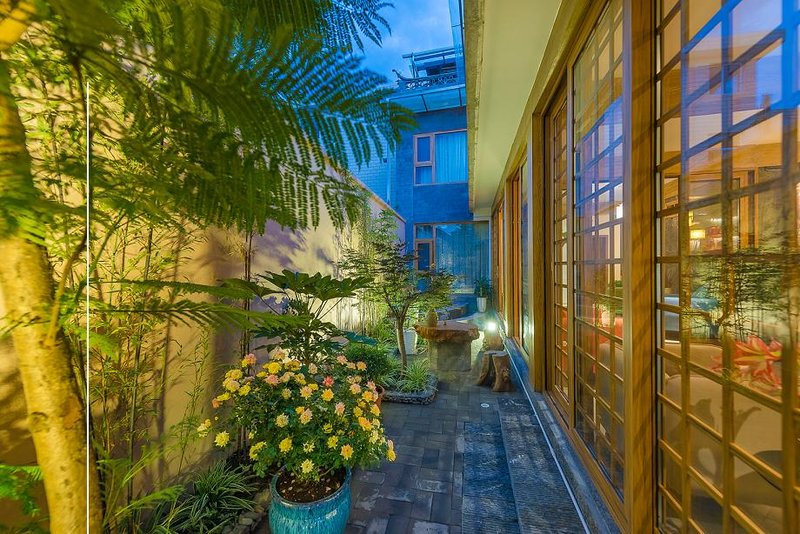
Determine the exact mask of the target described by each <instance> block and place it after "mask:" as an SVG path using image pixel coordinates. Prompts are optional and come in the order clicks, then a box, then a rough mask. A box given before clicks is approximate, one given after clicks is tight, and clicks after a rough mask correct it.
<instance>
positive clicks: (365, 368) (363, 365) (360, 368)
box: [356, 362, 367, 371]
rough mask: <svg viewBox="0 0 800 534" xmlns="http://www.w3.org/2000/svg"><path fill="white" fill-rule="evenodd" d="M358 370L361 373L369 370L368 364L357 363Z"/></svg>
mask: <svg viewBox="0 0 800 534" xmlns="http://www.w3.org/2000/svg"><path fill="white" fill-rule="evenodd" d="M356 369H358V370H359V371H366V370H367V364H366V363H364V362H357V363H356Z"/></svg>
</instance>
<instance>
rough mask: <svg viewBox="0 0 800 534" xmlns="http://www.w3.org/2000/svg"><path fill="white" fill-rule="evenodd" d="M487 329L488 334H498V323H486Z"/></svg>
mask: <svg viewBox="0 0 800 534" xmlns="http://www.w3.org/2000/svg"><path fill="white" fill-rule="evenodd" d="M485 328H486V331H487V332H497V323H496V322H494V321H486V325H485Z"/></svg>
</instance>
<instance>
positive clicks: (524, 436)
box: [256, 340, 585, 534]
mask: <svg viewBox="0 0 800 534" xmlns="http://www.w3.org/2000/svg"><path fill="white" fill-rule="evenodd" d="M481 341H482V340H477V341H475V342H473V346H472V358H473V365H472V370H471V371H465V372H457V371H446V372H441V373H439V374H440V382H439V391H438V394H437V396H436V398H435V400H434V401H433V402H432V403H431V404H429V405H427V406H419V405H410V404H394V403H384V404H383V407H382V408H383V421H384V426H385V429H386V434H387V436H388V437H390V438H391V439H393V440H394V441H395V444H396V447H395V448H396V450H397V460H396V461H395V462H393V463H388V462H384V463H383V464H382V465H381V466H377V467H375V468H373V469H371V470H356V471H354V473H353V481H352V499H353V501H352V507H351V512H350V518H349V523H348V526H347V530H346V532H348V533H353V534H356V533H363V534H384V533H413V534H423V533H424V534H438V533H451V534H460V533H462V532H463V533H464V534H471V533H483V532H490V533H492V534H505V533H509V534H514V533H520V532H562V533H566V532H583V531H584V530H585V527H584V526H583V525H582V524H581V521H580V519H579V518H578V514H577V512H576V510H575V508H574V505H573V503H572V500H570V496H569V494H568V492H567V489H566V486H565V485H564V483H563V480H562V479H561V478H560V477H559V475H558V470H557V468H556V467H555V460H554V459H553V458H552V455H551V454H550V453H549V452H548V451H547V449H546V446H545V445H544V443H543V442H542V437H541V434H542V432H541V428H539V427H538V426H537V423H536V422H535V421H534V419H533V410H532V409H531V408H530V404H529V403H528V400H527V398H526V397H525V394H524V392H522V391H519V388H517V391H514V392H510V393H494V392H492V390H491V389H490V388H488V387H479V386H475V385H473V384H474V381H475V376H476V374H477V369H476V368H477V365H476V364H475V361H474V360H475V358H476V356H477V351H478V349H479V348H480V344H481ZM504 428H505V429H507V430H506V431H505V432H506V434H507V435H504ZM537 428H538V434H537ZM507 447H510V448H511V450H510V451H507V450H506V449H507ZM531 447H533V448H535V449H536V450H528V449H529V448H531ZM509 452H511V453H513V454H512V455H509ZM510 470H513V471H515V472H514V473H512V472H511V471H510ZM537 486H538V488H539V489H538V490H537V489H536V488H537ZM515 495H517V497H516V499H515ZM520 498H524V499H525V501H526V502H524V503H523V502H517V501H518V500H519V499H520ZM528 501H529V502H528ZM265 523H266V521H265V522H264V523H263V524H262V525H260V526H259V527H260V528H259V529H258V530H256V532H258V533H262V534H263V533H266V532H268V531H269V529H268V527H267V526H266V524H265ZM551 527H552V528H551Z"/></svg>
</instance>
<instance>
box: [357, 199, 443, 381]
mask: <svg viewBox="0 0 800 534" xmlns="http://www.w3.org/2000/svg"><path fill="white" fill-rule="evenodd" d="M366 240H367V246H366V248H353V247H350V248H348V249H346V250H345V253H344V260H343V261H342V262H341V267H342V269H343V270H344V271H345V272H346V273H348V274H349V275H351V276H359V275H360V276H363V275H367V274H369V275H372V276H373V277H374V282H373V283H372V284H371V285H370V286H369V287H368V288H367V291H366V292H365V298H367V299H369V300H376V301H380V302H382V303H383V304H385V306H386V308H387V309H388V313H389V316H390V317H391V318H392V321H393V322H394V329H395V335H396V339H397V345H398V348H399V350H400V357H401V360H402V362H403V366H404V367H405V366H406V364H407V348H406V346H405V340H404V339H403V328H404V327H405V326H406V325H407V324H408V319H409V318H413V317H417V316H418V315H419V313H420V311H421V310H428V309H430V308H440V307H443V306H446V305H448V304H449V303H450V295H451V294H452V290H453V283H454V282H455V279H456V277H455V276H454V275H452V274H450V273H447V272H445V271H441V270H437V269H431V270H429V271H418V270H417V269H415V268H414V264H415V261H416V256H415V255H414V254H412V253H408V252H406V248H407V247H406V244H405V243H403V242H399V241H398V240H397V228H396V223H395V220H394V217H393V216H392V214H391V213H389V212H388V211H383V212H381V214H380V215H379V216H378V217H377V218H376V219H374V220H373V221H372V223H371V228H370V231H369V232H368V233H367V235H366Z"/></svg>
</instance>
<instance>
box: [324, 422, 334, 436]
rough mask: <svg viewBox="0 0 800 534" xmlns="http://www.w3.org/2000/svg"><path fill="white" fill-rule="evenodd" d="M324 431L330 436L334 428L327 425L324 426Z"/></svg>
mask: <svg viewBox="0 0 800 534" xmlns="http://www.w3.org/2000/svg"><path fill="white" fill-rule="evenodd" d="M322 431H323V432H325V433H326V434H330V433H331V432H333V426H332V425H331V424H330V423H325V424H324V425H323V426H322Z"/></svg>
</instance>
